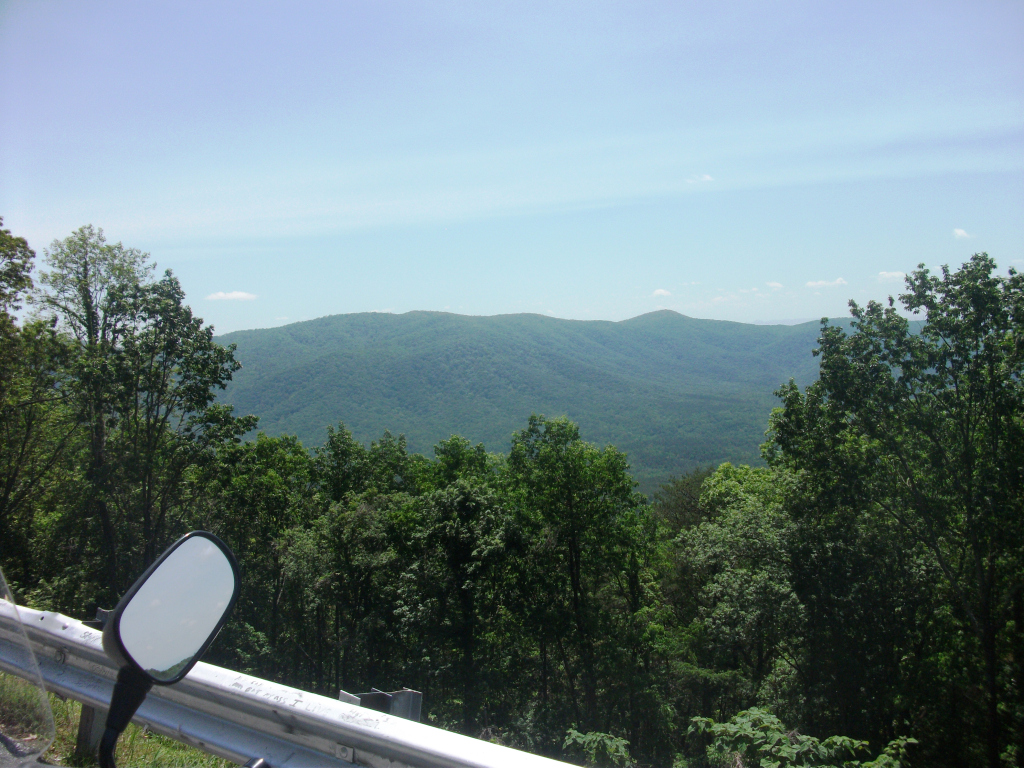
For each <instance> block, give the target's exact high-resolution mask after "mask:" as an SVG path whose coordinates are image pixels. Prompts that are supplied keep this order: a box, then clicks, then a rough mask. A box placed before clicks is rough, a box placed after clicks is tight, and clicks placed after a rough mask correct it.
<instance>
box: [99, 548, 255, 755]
mask: <svg viewBox="0 0 1024 768" xmlns="http://www.w3.org/2000/svg"><path fill="white" fill-rule="evenodd" d="M238 588H239V578H238V563H237V562H236V561H235V557H234V555H233V554H232V553H231V550H230V549H228V547H227V545H226V544H225V543H224V542H222V541H221V540H220V539H218V538H217V537H216V536H214V535H213V534H212V533H207V532H205V531H193V532H192V533H190V534H188V535H187V536H184V537H182V538H181V539H179V540H178V541H177V542H175V543H174V544H172V545H171V547H170V548H169V549H168V550H167V551H166V552H164V554H163V555H162V556H161V557H160V559H159V560H157V561H156V562H155V563H153V565H152V566H150V568H149V569H148V570H147V571H146V572H145V573H144V574H142V576H140V577H139V579H138V580H137V581H136V582H135V583H134V584H133V585H132V587H131V589H129V590H128V592H126V593H125V595H124V597H122V598H121V601H120V602H119V603H118V604H117V607H116V608H115V609H114V611H113V612H112V613H111V615H110V617H109V619H108V620H107V624H106V626H105V627H104V629H103V649H104V650H105V651H106V653H107V655H108V656H109V657H111V658H112V659H113V660H114V661H115V662H116V663H117V664H119V666H120V670H119V672H118V675H117V683H116V685H115V686H114V694H113V697H112V698H111V701H110V711H109V712H108V714H107V724H106V731H105V732H104V734H103V739H102V740H101V742H100V754H99V757H100V766H101V768H113V766H114V758H113V755H114V747H115V746H116V744H117V737H118V736H119V735H120V734H121V732H122V731H124V729H125V728H127V727H128V723H129V722H130V721H131V719H132V716H133V715H134V714H135V712H136V710H137V709H138V708H139V706H140V705H141V704H142V702H143V700H144V699H145V698H146V694H147V693H148V692H149V689H150V687H152V685H153V684H154V683H155V684H157V685H171V684H172V683H176V682H178V681H179V680H181V679H182V678H183V677H185V675H187V674H188V672H189V670H190V669H192V667H193V666H194V665H195V663H196V662H197V661H198V660H199V658H200V657H201V656H202V655H203V653H204V652H205V651H206V649H207V648H209V646H210V643H212V642H213V640H214V638H215V637H216V636H217V633H218V632H219V631H220V628H221V627H222V626H223V625H224V622H225V621H227V617H228V615H229V614H230V612H231V609H232V608H233V607H234V604H235V600H236V599H237V598H238Z"/></svg>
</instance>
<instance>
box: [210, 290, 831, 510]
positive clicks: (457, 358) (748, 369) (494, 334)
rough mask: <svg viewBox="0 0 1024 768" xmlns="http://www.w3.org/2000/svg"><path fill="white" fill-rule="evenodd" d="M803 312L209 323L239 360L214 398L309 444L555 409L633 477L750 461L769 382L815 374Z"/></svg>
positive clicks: (499, 440)
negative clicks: (609, 448) (794, 316)
mask: <svg viewBox="0 0 1024 768" xmlns="http://www.w3.org/2000/svg"><path fill="white" fill-rule="evenodd" d="M819 330H820V325H819V324H818V323H817V322H809V323H803V324H801V325H796V326H781V325H776V326H765V325H748V324H744V323H734V322H725V321H717V320H699V319H695V318H691V317H687V316H685V315H681V314H678V313H676V312H672V311H669V310H661V311H658V312H651V313H649V314H645V315H641V316H639V317H635V318H632V319H630V320H625V321H621V322H607V321H581V320H562V319H558V318H551V317H546V316H543V315H534V314H518V315H496V316H491V317H472V316H465V315H455V314H449V313H443V312H408V313H406V314H402V315H393V314H383V313H361V314H347V315H332V316H329V317H323V318H319V319H317V320H311V321H306V322H300V323H293V324H291V325H286V326H281V327H277V328H267V329H260V330H250V331H237V332H234V333H229V334H224V335H223V336H219V337H218V339H217V340H218V341H219V342H220V343H222V344H236V345H237V347H238V350H237V352H236V358H237V359H238V360H239V361H241V363H242V365H243V368H242V370H240V371H238V372H237V373H236V374H235V377H234V380H233V381H232V382H231V384H230V385H229V386H228V388H227V390H226V392H225V393H224V394H223V395H222V397H221V399H222V400H223V401H224V402H227V403H230V404H232V405H234V406H235V408H236V411H237V412H240V413H254V414H256V415H258V416H259V417H260V424H259V428H260V430H262V431H265V432H267V433H269V434H283V433H290V434H295V435H297V436H298V437H299V439H300V440H302V442H303V443H304V444H305V445H319V444H320V443H322V442H323V440H324V438H325V431H324V430H325V428H326V426H327V425H329V424H337V423H338V422H339V421H343V422H344V423H345V425H346V426H347V427H348V428H349V429H351V430H352V432H353V434H354V436H355V437H356V438H357V439H359V440H362V441H369V440H370V439H372V438H375V437H376V436H378V435H379V434H380V433H381V432H382V431H383V430H384V429H389V430H391V431H392V432H394V433H396V434H397V433H404V434H405V435H406V437H407V439H408V444H409V449H410V450H411V451H414V452H419V453H424V454H426V455H430V453H431V449H432V447H433V446H434V445H435V444H436V443H437V442H438V441H440V440H442V439H445V438H447V437H448V436H449V435H451V434H460V435H463V436H465V437H467V438H468V439H469V440H471V441H472V442H474V443H475V442H483V443H484V444H485V445H486V446H487V448H488V449H489V450H493V451H501V452H504V451H506V450H507V449H508V443H509V439H510V437H511V435H512V432H513V431H514V430H516V429H518V428H520V426H521V425H522V424H523V423H524V422H525V420H526V418H527V417H528V416H529V415H530V414H531V413H544V414H547V415H552V416H554V415H565V416H568V417H569V418H570V419H572V420H573V421H575V422H577V423H578V424H579V425H580V427H581V429H582V431H583V434H584V435H585V436H586V438H587V439H588V440H590V441H592V442H595V443H598V444H605V443H612V444H614V445H616V446H618V447H619V448H620V449H622V450H624V451H626V453H627V454H628V455H629V457H630V460H631V463H632V466H633V472H634V475H635V476H636V478H637V479H638V480H639V481H640V483H641V486H642V487H643V489H644V490H646V491H653V490H654V489H655V488H657V486H658V485H659V484H660V483H662V482H664V481H665V480H667V479H668V477H669V476H671V475H673V474H677V473H679V472H682V471H686V470H688V469H690V468H692V467H695V466H699V465H708V464H718V463H721V462H723V461H732V462H734V463H757V462H758V461H759V455H758V446H759V444H760V443H761V442H762V440H763V435H764V429H765V424H766V423H767V418H768V413H769V412H770V410H771V408H772V407H774V406H775V405H777V404H778V402H777V400H776V399H775V397H774V396H773V394H772V393H773V391H774V390H775V389H776V388H777V387H779V386H780V385H781V384H783V383H784V382H786V381H788V380H789V379H790V378H791V377H792V378H794V379H796V381H797V383H798V384H801V385H803V384H807V383H809V382H810V381H812V380H813V379H814V377H815V376H816V375H817V361H816V359H815V358H814V357H813V356H812V355H811V350H812V349H813V348H814V346H815V339H816V338H817V336H818V333H819Z"/></svg>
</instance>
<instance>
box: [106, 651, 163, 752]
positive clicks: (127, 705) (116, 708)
mask: <svg viewBox="0 0 1024 768" xmlns="http://www.w3.org/2000/svg"><path fill="white" fill-rule="evenodd" d="M152 687H153V681H152V680H150V678H149V676H148V675H146V674H144V673H142V672H140V671H139V670H137V669H136V668H135V667H133V666H131V665H126V666H123V667H121V669H120V670H118V673H117V683H115V684H114V695H113V696H112V697H111V699H110V711H109V712H108V713H107V729H106V730H105V731H104V732H103V739H102V740H101V741H100V752H99V761H100V768H116V766H115V764H114V748H115V747H116V746H117V737H118V736H120V735H121V732H122V731H124V729H125V728H127V727H128V723H130V722H131V721H132V716H133V715H134V714H135V712H136V710H138V708H139V705H140V704H142V702H143V700H144V699H145V698H146V694H147V693H149V689H150V688H152Z"/></svg>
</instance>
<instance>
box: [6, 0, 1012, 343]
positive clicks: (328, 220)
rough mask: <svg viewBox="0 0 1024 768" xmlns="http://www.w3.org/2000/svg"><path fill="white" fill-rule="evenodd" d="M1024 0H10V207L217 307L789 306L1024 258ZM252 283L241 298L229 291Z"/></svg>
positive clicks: (279, 312)
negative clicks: (947, 269) (909, 274)
mask: <svg viewBox="0 0 1024 768" xmlns="http://www.w3.org/2000/svg"><path fill="white" fill-rule="evenodd" d="M1022 214H1024V3H1021V2H1019V1H1017V0H1014V1H1013V2H977V1H976V2H962V3H944V2H935V1H934V0H932V1H929V2H920V3H917V2H904V3H898V2H891V0H890V1H888V2H878V3H874V2H851V3H843V2H833V3H819V2H806V3H803V2H756V3H755V2H733V3H730V2H716V3H683V2H674V3H656V2H639V3H621V2H620V3H571V4H570V3H563V4H551V3H549V2H545V3H528V2H517V3H514V4H513V3H510V4H499V3H443V2H430V3H426V2H424V3H403V2H320V3H310V2H289V3H274V4H270V3H260V2H252V1H247V2H244V3H243V2H238V3H225V2H213V1H211V0H207V1H206V2H201V3H199V2H197V3H190V2H176V3H166V2H138V1H137V0H136V1H133V2H102V1H101V0H94V1H93V2H75V3H70V2H48V1H47V0H22V1H21V2H6V3H0V215H2V216H3V217H4V220H5V226H6V227H8V228H10V229H12V230H13V231H14V232H15V233H16V234H20V235H23V236H25V237H27V238H28V239H29V242H30V244H31V245H32V246H33V247H34V248H36V250H37V251H38V252H39V253H40V255H42V251H43V249H44V248H45V247H46V246H47V245H48V244H49V243H50V242H51V241H52V240H53V239H54V238H61V237H64V236H66V235H68V234H69V233H70V232H71V231H72V230H74V229H75V228H77V227H79V226H81V225H83V224H86V223H92V224H94V225H96V226H99V227H103V228H104V230H105V232H106V234H107V236H108V239H110V240H112V241H117V240H120V241H122V242H124V243H125V244H126V245H131V246H136V247H139V248H142V249H144V250H147V251H149V252H150V253H151V254H152V256H153V258H154V260H155V261H156V262H157V263H158V265H159V266H160V267H161V268H170V269H173V270H174V272H175V273H176V274H177V275H178V276H179V277H180V278H181V281H182V284H183V286H184V287H185V290H186V291H187V293H188V297H189V302H190V303H191V304H192V306H193V308H194V309H195V310H196V312H197V313H198V314H199V315H201V316H202V317H204V318H205V319H206V320H207V321H209V322H212V323H213V324H214V325H215V326H216V328H217V330H218V331H220V332H224V331H230V330H237V329H241V328H252V327H263V326H271V325H280V324H283V323H287V322H294V321H296V320H302V319H310V318H313V317H319V316H322V315H328V314H336V313H343V312H360V311H371V310H372V311H393V312H405V311H409V310H415V309H428V310H447V311H452V312H460V313H465V314H484V315H490V314H499V313H507V312H540V313H550V314H552V315H555V316H558V317H569V318H578V319H607V320H620V319H624V318H628V317H632V316H635V315H638V314H642V313H644V312H648V311H651V310H654V309H658V308H663V307H667V308H671V309H675V310H677V311H680V312H683V313H685V314H688V315H692V316H695V317H709V318H717V319H728V320H739V321H743V322H782V321H792V320H797V319H808V318H815V317H820V316H822V315H825V314H828V315H841V314H845V311H846V310H845V307H846V302H847V300H848V299H850V298H855V299H857V300H859V301H865V300H867V299H869V298H882V297H884V296H886V295H887V294H889V293H891V292H896V291H898V290H899V288H900V282H899V274H898V273H901V272H906V271H908V270H910V269H913V268H914V267H915V266H916V265H917V264H918V263H919V262H925V263H927V264H929V265H938V264H942V263H949V264H953V265H956V264H959V263H961V262H963V261H964V260H966V259H967V258H968V257H969V256H970V254H971V253H973V252H975V251H982V250H985V251H988V252H989V253H990V254H992V255H993V256H994V257H995V258H996V259H997V261H998V262H999V264H1000V265H1001V266H1002V267H1004V268H1005V267H1009V266H1017V267H1018V268H1020V267H1022V266H1024V215H1022ZM232 297H234V298H232Z"/></svg>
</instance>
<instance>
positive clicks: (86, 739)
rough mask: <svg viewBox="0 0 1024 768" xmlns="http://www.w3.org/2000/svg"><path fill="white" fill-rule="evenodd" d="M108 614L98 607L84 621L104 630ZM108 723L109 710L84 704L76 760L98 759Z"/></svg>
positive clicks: (80, 719)
mask: <svg viewBox="0 0 1024 768" xmlns="http://www.w3.org/2000/svg"><path fill="white" fill-rule="evenodd" d="M108 616H110V611H108V610H106V609H104V608H97V609H96V618H95V619H93V620H92V621H84V622H82V623H83V624H85V626H87V627H89V628H90V629H98V630H101V631H102V630H103V627H104V626H106V624H107V617H108ZM106 724H107V710H105V709H97V708H96V707H90V706H89V705H88V704H83V705H82V714H81V715H80V716H79V718H78V738H77V739H75V760H76V761H77V762H81V761H82V760H95V759H96V753H97V752H98V751H99V748H100V739H102V738H103V731H104V728H105V726H106Z"/></svg>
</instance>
